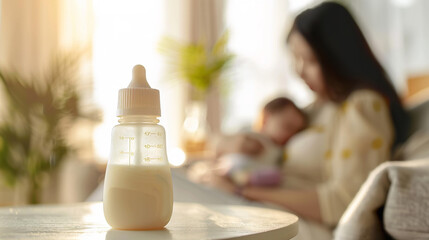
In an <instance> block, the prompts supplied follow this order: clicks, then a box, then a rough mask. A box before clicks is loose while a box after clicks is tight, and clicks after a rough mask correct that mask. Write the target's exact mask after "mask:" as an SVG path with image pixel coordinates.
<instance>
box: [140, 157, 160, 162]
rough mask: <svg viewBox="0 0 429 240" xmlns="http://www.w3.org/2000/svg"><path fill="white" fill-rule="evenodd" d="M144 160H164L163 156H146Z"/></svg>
mask: <svg viewBox="0 0 429 240" xmlns="http://www.w3.org/2000/svg"><path fill="white" fill-rule="evenodd" d="M144 160H145V161H146V162H150V161H151V160H158V161H162V158H161V157H145V158H144Z"/></svg>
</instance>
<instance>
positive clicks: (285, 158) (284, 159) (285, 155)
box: [283, 151, 288, 162]
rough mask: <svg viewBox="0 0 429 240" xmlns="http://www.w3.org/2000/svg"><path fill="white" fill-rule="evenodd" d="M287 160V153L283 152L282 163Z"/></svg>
mask: <svg viewBox="0 0 429 240" xmlns="http://www.w3.org/2000/svg"><path fill="white" fill-rule="evenodd" d="M287 160H288V155H287V152H286V151H284V152H283V162H287Z"/></svg>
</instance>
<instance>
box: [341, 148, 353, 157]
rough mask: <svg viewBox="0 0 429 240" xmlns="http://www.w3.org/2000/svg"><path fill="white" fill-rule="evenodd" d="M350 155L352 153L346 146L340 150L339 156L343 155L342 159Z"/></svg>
mask: <svg viewBox="0 0 429 240" xmlns="http://www.w3.org/2000/svg"><path fill="white" fill-rule="evenodd" d="M351 155H352V151H350V149H348V148H346V149H343V151H342V152H341V156H342V157H343V159H344V160H346V159H348V158H350V156H351Z"/></svg>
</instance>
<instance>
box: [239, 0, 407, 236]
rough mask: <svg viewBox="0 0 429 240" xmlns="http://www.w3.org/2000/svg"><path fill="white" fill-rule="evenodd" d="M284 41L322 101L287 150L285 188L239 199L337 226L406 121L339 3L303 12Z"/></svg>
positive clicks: (401, 135)
mask: <svg viewBox="0 0 429 240" xmlns="http://www.w3.org/2000/svg"><path fill="white" fill-rule="evenodd" d="M287 43H288V46H289V47H290V50H291V52H292V53H293V56H294V59H295V66H296V71H297V73H298V74H299V75H300V77H301V78H302V79H303V80H304V81H305V83H306V84H307V85H308V87H309V88H310V89H311V90H313V91H314V93H315V94H316V96H317V100H316V101H315V102H314V103H313V104H312V105H311V106H310V107H309V108H308V109H307V111H308V117H309V124H310V127H309V128H308V129H307V130H305V131H303V132H301V133H299V134H298V135H296V136H295V137H293V139H292V140H291V142H290V143H289V144H288V145H287V159H286V162H285V166H284V172H285V179H284V186H283V187H282V188H276V189H266V188H256V187H248V188H245V189H243V190H242V191H241V194H242V195H243V196H245V197H247V198H250V199H254V200H258V201H264V202H271V203H275V204H278V205H281V206H283V207H285V208H287V209H289V210H291V211H293V212H295V213H296V214H297V215H299V216H301V217H302V218H304V219H308V220H314V221H317V222H320V223H322V225H323V226H328V227H334V226H335V225H336V224H337V223H338V220H339V219H340V217H341V215H342V213H343V212H344V210H345V209H346V207H347V206H348V204H349V203H350V201H351V200H352V199H353V197H354V195H355V193H356V192H357V191H358V189H359V187H360V186H361V184H362V183H363V182H364V180H365V179H366V177H367V175H368V173H369V172H370V171H371V170H372V169H373V168H375V167H376V166H377V165H379V164H380V163H382V162H384V161H387V160H389V159H390V153H391V151H392V149H393V148H394V147H395V146H397V145H398V144H400V143H402V142H404V141H405V139H406V138H407V133H408V127H407V126H408V117H407V115H406V113H405V111H404V109H403V107H402V106H401V102H400V99H399V97H398V95H397V94H396V92H395V90H394V89H393V87H392V85H391V84H390V82H389V80H388V77H387V75H386V73H385V71H384V70H383V68H382V67H381V65H380V64H379V62H378V61H377V60H376V58H375V57H374V54H373V53H372V51H371V50H370V48H369V46H368V44H367V42H366V41H365V38H364V36H363V34H362V32H361V31H360V29H359V27H358V26H357V24H356V22H355V21H354V19H353V17H352V16H351V15H350V13H349V12H348V11H347V10H346V9H345V8H344V7H343V6H342V5H340V4H337V3H333V2H326V3H322V4H320V5H318V6H316V7H314V8H312V9H308V10H306V11H304V12H302V13H301V14H299V15H298V16H297V17H296V19H295V21H294V24H293V27H292V29H291V31H290V33H289V35H288V38H287ZM313 237H314V236H313Z"/></svg>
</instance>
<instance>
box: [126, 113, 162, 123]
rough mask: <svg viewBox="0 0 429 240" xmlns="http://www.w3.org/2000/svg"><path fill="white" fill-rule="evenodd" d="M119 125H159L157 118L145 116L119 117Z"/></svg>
mask: <svg viewBox="0 0 429 240" xmlns="http://www.w3.org/2000/svg"><path fill="white" fill-rule="evenodd" d="M118 122H119V123H152V124H157V123H159V119H158V117H157V116H146V115H129V116H120V117H119V120H118Z"/></svg>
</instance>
